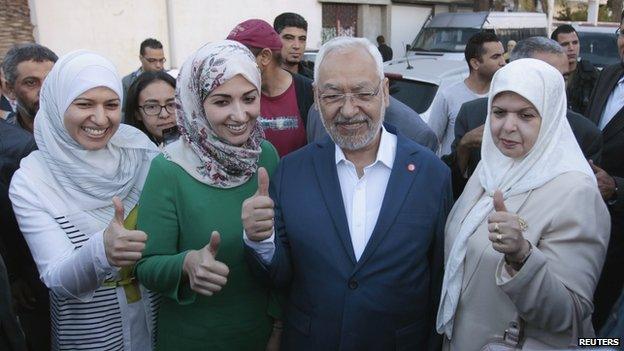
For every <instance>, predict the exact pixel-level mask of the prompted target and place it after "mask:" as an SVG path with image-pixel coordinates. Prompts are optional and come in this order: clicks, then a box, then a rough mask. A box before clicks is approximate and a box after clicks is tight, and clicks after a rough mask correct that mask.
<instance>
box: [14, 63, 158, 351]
mask: <svg viewBox="0 0 624 351" xmlns="http://www.w3.org/2000/svg"><path fill="white" fill-rule="evenodd" d="M121 97H122V85H121V81H120V79H119V76H118V75H117V73H116V70H115V67H114V66H113V64H112V63H111V62H110V61H108V60H107V59H105V58H104V57H102V56H100V55H97V54H94V53H91V52H87V51H75V52H72V53H69V54H67V55H65V56H64V57H62V58H61V59H60V60H59V61H58V62H57V63H56V64H55V66H54V68H53V69H52V70H51V71H50V73H49V75H48V76H47V78H46V80H45V82H44V84H43V87H42V90H41V96H40V108H39V112H38V113H37V116H36V119H35V126H34V134H35V141H36V142H37V146H38V149H39V150H38V151H35V152H33V153H32V154H30V155H29V156H28V157H26V158H25V159H24V160H23V161H22V163H21V166H20V169H19V170H18V171H17V172H16V173H15V175H14V176H13V179H12V182H11V187H10V192H9V193H10V198H11V201H12V203H13V207H14V209H15V215H16V217H17V220H18V223H19V226H20V229H21V231H22V233H23V234H24V238H25V239H26V241H27V243H28V246H29V247H30V251H31V253H32V256H33V258H34V260H35V262H36V263H37V267H38V269H39V274H40V276H41V279H42V280H43V282H44V283H45V284H46V286H47V287H48V288H49V289H50V314H51V318H52V348H53V349H54V350H70V349H71V350H77V349H84V348H89V349H94V350H95V349H97V350H104V349H106V350H150V349H151V337H150V333H151V324H150V322H149V321H150V320H151V306H150V298H149V296H148V294H147V292H146V290H141V288H140V287H139V286H138V285H137V284H136V282H135V281H134V279H133V277H131V272H132V268H131V267H130V266H131V265H133V264H134V262H136V261H137V260H138V259H139V258H140V257H141V251H142V249H143V248H144V246H145V244H144V242H145V240H146V235H145V233H143V232H140V231H133V230H126V229H124V220H125V216H124V213H128V212H130V210H131V209H132V208H133V207H134V206H135V204H136V203H137V200H138V198H139V195H140V193H141V189H142V187H143V182H144V181H145V177H146V175H147V171H148V169H149V164H150V162H151V159H152V158H153V157H154V156H156V155H157V153H158V151H157V149H156V148H155V146H154V144H153V143H151V142H150V141H149V140H148V139H147V137H146V136H145V135H144V134H143V133H142V132H140V131H139V130H137V129H135V128H133V127H129V126H126V125H120V121H121V107H120V106H121ZM122 204H123V205H122ZM120 267H124V268H121V269H120ZM142 297H143V298H142Z"/></svg>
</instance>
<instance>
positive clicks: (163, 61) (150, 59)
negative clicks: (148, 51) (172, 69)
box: [141, 56, 167, 64]
mask: <svg viewBox="0 0 624 351" xmlns="http://www.w3.org/2000/svg"><path fill="white" fill-rule="evenodd" d="M141 57H143V58H144V59H145V61H147V62H149V63H156V62H158V63H162V64H164V63H165V62H167V59H166V58H164V57H163V58H161V59H157V58H152V57H145V56H141Z"/></svg>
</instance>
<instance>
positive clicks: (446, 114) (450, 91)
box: [427, 80, 487, 156]
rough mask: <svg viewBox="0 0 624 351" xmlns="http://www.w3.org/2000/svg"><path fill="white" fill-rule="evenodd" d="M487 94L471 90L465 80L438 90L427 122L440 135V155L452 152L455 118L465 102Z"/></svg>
mask: <svg viewBox="0 0 624 351" xmlns="http://www.w3.org/2000/svg"><path fill="white" fill-rule="evenodd" d="M485 96H487V94H482V95H479V94H477V93H475V92H473V91H472V90H470V88H468V86H467V85H466V83H465V82H464V81H463V80H462V81H461V82H457V83H455V84H452V85H449V86H447V87H445V88H443V89H441V90H440V91H438V93H437V94H436V96H435V98H433V102H432V103H431V112H430V113H429V121H427V124H429V127H431V129H432V130H433V132H434V133H435V134H436V135H437V136H438V142H439V143H440V149H439V150H438V154H439V155H440V156H443V155H448V154H450V153H451V144H453V140H455V119H456V118H457V114H458V113H459V109H460V108H461V106H462V105H463V104H464V103H465V102H468V101H472V100H474V99H478V98H482V97H485Z"/></svg>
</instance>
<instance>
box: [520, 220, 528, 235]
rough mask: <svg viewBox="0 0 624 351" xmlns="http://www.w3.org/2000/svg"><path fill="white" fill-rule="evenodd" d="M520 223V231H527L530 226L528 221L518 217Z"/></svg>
mask: <svg viewBox="0 0 624 351" xmlns="http://www.w3.org/2000/svg"><path fill="white" fill-rule="evenodd" d="M518 224H519V225H520V231H522V232H526V230H527V229H528V228H529V225H528V224H527V222H526V221H525V220H524V219H522V218H521V217H518Z"/></svg>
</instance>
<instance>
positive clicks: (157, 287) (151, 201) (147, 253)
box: [135, 157, 211, 304]
mask: <svg viewBox="0 0 624 351" xmlns="http://www.w3.org/2000/svg"><path fill="white" fill-rule="evenodd" d="M167 162H169V161H167V160H165V159H164V158H162V157H158V158H156V159H154V161H152V165H151V167H150V170H149V173H148V175H147V179H146V181H145V185H144V186H143V191H142V193H141V199H140V200H139V217H138V219H137V228H139V229H140V230H143V231H144V232H145V233H146V234H147V236H148V239H147V244H146V246H145V250H144V251H143V258H142V259H141V260H140V261H139V262H138V263H137V265H136V270H135V272H136V276H137V278H138V279H139V281H140V282H141V284H143V285H144V286H145V287H146V288H148V289H149V290H152V291H156V292H159V293H161V294H163V295H164V296H166V297H168V298H170V299H173V300H175V301H176V302H178V303H180V304H188V303H192V302H193V301H195V298H196V293H195V292H194V291H192V290H191V288H190V284H189V281H188V279H187V278H186V277H185V275H184V273H183V265H184V258H185V257H186V255H187V253H188V252H189V251H183V252H180V251H179V248H178V240H179V235H180V233H179V229H178V228H179V226H178V214H177V210H176V190H177V182H176V179H175V177H174V175H172V174H170V172H169V169H168V167H167ZM206 230H207V231H208V232H210V230H211V228H208V229H206Z"/></svg>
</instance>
